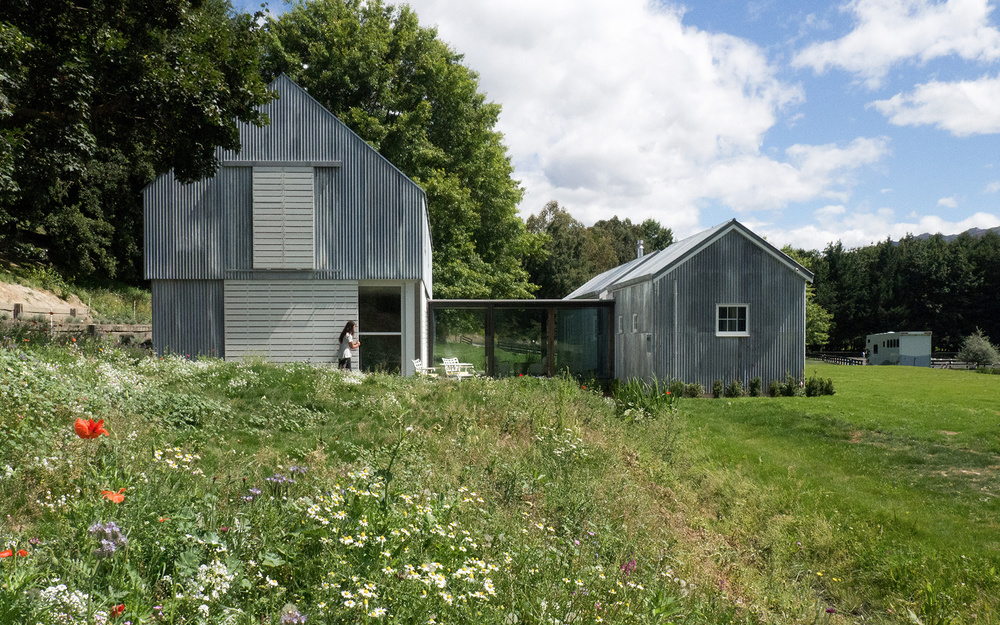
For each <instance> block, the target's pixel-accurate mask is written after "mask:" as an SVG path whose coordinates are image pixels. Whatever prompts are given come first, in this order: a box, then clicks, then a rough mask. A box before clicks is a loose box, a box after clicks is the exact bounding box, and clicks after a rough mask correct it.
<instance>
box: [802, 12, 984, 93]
mask: <svg viewBox="0 0 1000 625" xmlns="http://www.w3.org/2000/svg"><path fill="white" fill-rule="evenodd" d="M843 10H845V11H847V12H849V13H852V14H853V16H854V19H855V27H854V30H852V31H851V32H850V33H848V34H847V35H845V36H844V37H841V38H840V39H836V40H833V41H824V42H821V43H816V44H812V45H810V46H807V47H806V48H804V49H803V50H801V51H800V52H799V53H798V54H796V55H795V57H794V59H793V60H792V63H793V65H795V66H797V67H811V68H813V70H815V71H816V72H824V71H826V70H827V69H830V68H840V69H843V70H846V71H848V72H851V73H854V74H857V75H858V76H859V77H860V78H862V79H863V80H864V81H865V82H866V83H867V84H868V86H869V87H877V86H878V85H879V84H880V83H881V81H882V79H883V78H884V77H885V75H886V73H887V72H888V70H889V69H890V68H891V67H892V66H893V65H895V64H897V63H900V62H903V61H907V60H910V59H916V60H918V61H920V62H926V61H929V60H931V59H935V58H940V57H947V56H956V57H959V58H961V59H965V60H970V61H973V60H974V61H985V62H990V61H995V60H996V59H1000V30H997V28H995V27H994V26H992V25H991V23H990V13H991V11H992V10H993V7H992V6H991V5H990V3H989V1H988V0H947V1H945V2H932V1H930V0H853V1H852V2H849V3H847V4H846V5H845V6H844V7H843Z"/></svg>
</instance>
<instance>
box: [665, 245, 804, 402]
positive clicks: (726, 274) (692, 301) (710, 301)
mask: <svg viewBox="0 0 1000 625" xmlns="http://www.w3.org/2000/svg"><path fill="white" fill-rule="evenodd" d="M674 280H676V281H677V289H676V291H677V293H678V298H677V301H676V302H675V301H674V285H673V281H674ZM657 282H658V285H659V288H658V289H657V291H658V296H657V305H656V307H655V327H656V331H657V336H656V337H655V340H654V343H655V351H656V363H655V369H656V372H657V376H658V377H660V378H661V379H671V378H672V377H674V376H675V375H676V376H677V377H679V378H680V379H682V380H683V381H685V382H699V383H701V384H703V385H704V386H705V387H706V388H710V387H711V384H712V382H713V381H715V380H721V381H723V382H725V383H728V382H730V381H732V380H739V381H741V382H743V383H744V384H746V383H747V382H748V381H749V380H751V379H752V378H754V377H760V378H761V379H762V380H763V381H764V383H765V384H766V383H767V382H768V381H770V380H780V379H783V378H784V377H785V375H788V374H790V375H793V376H795V377H801V375H802V373H803V369H804V365H805V353H804V342H803V340H804V339H803V337H804V333H805V314H804V308H803V301H804V300H803V298H804V288H803V279H802V277H800V276H798V275H796V274H795V272H793V271H792V270H791V269H789V268H788V267H786V266H785V265H783V264H782V263H780V262H779V261H777V260H776V259H775V258H774V257H773V256H771V255H770V254H768V253H767V252H766V251H765V250H763V249H762V248H761V247H760V246H758V245H756V244H755V243H753V242H751V241H750V240H748V239H747V238H746V237H744V236H742V235H740V234H739V233H738V232H735V231H732V232H730V233H728V234H727V235H725V236H724V237H722V238H721V239H719V240H718V241H716V242H714V243H712V244H711V245H709V246H707V247H706V248H704V249H703V250H701V251H700V252H699V253H698V254H696V255H694V256H693V257H691V258H690V259H689V260H688V261H687V262H685V263H682V264H681V265H680V266H678V267H677V268H675V269H674V270H672V271H670V272H668V273H667V274H665V275H663V276H661V277H659V278H658V280H657ZM726 303H729V304H746V305H747V307H748V320H747V326H748V327H747V329H748V333H749V336H746V337H719V336H716V307H717V306H718V305H719V304H726ZM675 310H676V311H677V313H676V316H677V318H676V324H677V325H676V328H677V329H676V332H675V330H674V327H675V326H674V324H675V318H674V315H675V313H674V311H675ZM675 335H676V344H675ZM675 354H676V358H677V360H678V361H679V362H676V363H675V362H674V357H675V356H674V355H675ZM675 372H676V374H675Z"/></svg>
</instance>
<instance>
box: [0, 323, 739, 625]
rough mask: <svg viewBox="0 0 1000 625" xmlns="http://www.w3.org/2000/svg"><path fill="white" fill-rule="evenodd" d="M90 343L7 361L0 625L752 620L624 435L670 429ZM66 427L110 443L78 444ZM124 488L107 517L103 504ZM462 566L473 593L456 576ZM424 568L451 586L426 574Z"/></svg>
mask: <svg viewBox="0 0 1000 625" xmlns="http://www.w3.org/2000/svg"><path fill="white" fill-rule="evenodd" d="M34 344H35V343H34V342H30V343H28V344H27V345H29V346H32V345H34ZM19 345H20V344H19ZM78 349H79V350H81V351H82V353H79V352H78V351H76V350H78ZM100 349H101V348H100V347H99V346H98V345H96V344H82V347H81V346H80V345H79V344H78V346H77V347H75V348H69V349H67V348H57V347H45V346H39V347H29V348H28V349H27V350H22V349H6V350H0V396H2V397H0V399H2V402H0V425H2V428H3V429H4V431H5V432H6V436H7V445H5V446H4V447H3V448H2V451H0V511H3V512H5V513H6V514H10V515H11V516H10V517H8V518H7V519H6V521H5V522H3V525H2V526H0V543H2V544H0V547H4V546H9V547H11V548H13V549H15V550H17V549H24V550H26V551H27V552H28V555H27V556H26V557H24V558H23V559H22V558H17V557H11V558H10V559H6V560H0V581H2V584H0V622H21V621H27V620H31V622H36V621H38V622H55V620H56V615H55V613H56V612H60V611H62V612H64V613H67V612H68V611H71V609H70V608H69V607H66V605H64V603H65V602H71V598H67V597H69V595H71V594H72V593H75V592H79V593H84V594H85V595H86V596H87V601H86V602H84V603H85V607H84V608H81V609H83V610H84V611H87V612H89V613H90V614H91V615H93V614H95V613H96V612H98V611H104V612H107V611H108V610H109V609H110V608H111V607H112V606H114V605H118V604H119V603H120V604H122V605H124V606H125V608H124V611H125V612H124V615H123V616H122V618H129V619H131V620H133V622H136V621H137V620H139V619H146V620H148V619H149V618H150V615H152V614H153V613H154V612H155V610H156V608H155V606H161V607H162V609H163V613H164V614H165V618H166V619H167V621H168V622H174V623H179V622H185V621H184V619H187V621H186V622H192V621H193V622H200V621H199V614H202V612H201V610H202V609H204V610H205V611H206V612H208V613H209V614H210V618H209V619H207V620H206V622H236V623H255V624H258V623H278V622H279V620H280V618H281V612H282V610H283V606H285V605H286V604H294V605H295V606H296V607H297V609H299V610H300V611H301V612H302V613H304V614H308V615H309V622H310V623H313V622H320V623H322V622H330V623H334V622H337V623H340V622H343V623H353V622H358V621H364V620H365V619H366V618H367V619H369V620H371V621H373V622H374V621H376V620H380V619H384V618H388V619H389V620H391V621H392V622H407V623H408V622H413V623H427V622H428V620H429V619H430V618H432V617H433V618H434V619H436V621H437V622H485V623H510V622H515V621H513V620H512V619H513V618H514V617H512V616H511V615H512V614H513V615H516V619H517V620H516V622H520V623H533V622H550V619H552V618H554V619H556V620H559V621H563V620H564V621H571V622H601V621H603V622H622V623H630V622H631V623H646V622H657V620H659V619H660V617H662V616H664V615H673V618H674V620H675V622H682V621H689V622H733V621H732V619H733V618H736V619H737V620H738V621H748V622H752V621H753V618H752V617H751V616H749V615H742V616H739V615H737V609H736V607H735V606H734V605H733V604H732V603H731V602H727V601H725V600H722V599H720V597H719V596H718V594H717V593H715V592H714V591H713V588H712V586H711V584H701V583H700V580H701V579H702V569H700V568H699V567H697V566H695V563H694V562H692V561H690V560H689V559H688V558H687V556H686V553H687V552H686V551H685V549H686V547H684V546H683V545H680V544H679V543H678V541H677V539H676V538H675V535H674V532H673V526H672V524H671V523H672V519H673V517H672V515H671V514H670V509H669V499H668V498H667V497H665V495H666V494H668V493H669V491H666V490H665V489H664V488H663V487H662V486H660V485H659V484H656V483H654V482H653V481H652V480H651V479H650V475H651V474H652V473H653V472H660V473H662V472H663V471H664V469H665V465H664V464H663V463H662V461H654V460H653V459H650V458H647V459H640V458H639V455H638V453H637V452H636V451H635V449H634V448H633V446H632V445H631V443H630V441H631V440H633V439H641V440H644V441H646V442H647V443H655V442H656V441H657V440H659V441H660V442H661V443H663V444H664V445H666V444H667V443H668V442H669V441H668V440H667V439H668V437H667V436H666V433H667V430H666V429H665V428H664V427H663V422H657V423H649V424H638V425H634V426H630V425H626V424H623V423H621V422H619V421H617V420H616V419H615V418H614V416H613V411H612V410H611V409H610V408H609V406H608V405H607V403H606V402H605V401H604V399H603V398H602V397H601V396H599V395H597V394H595V393H592V392H587V391H584V390H582V389H580V388H579V386H577V384H576V383H574V382H570V381H565V380H551V381H547V380H536V379H533V378H518V379H509V380H500V381H495V380H475V381H471V382H463V383H461V384H453V383H448V382H445V381H435V380H404V379H401V378H398V377H392V376H381V375H373V376H367V377H365V378H364V379H359V378H357V377H353V376H345V375H342V374H341V373H340V372H337V371H330V370H324V369H314V368H311V367H308V366H288V367H276V366H271V365H267V364H264V363H259V362H258V363H249V364H245V365H244V364H235V363H223V362H215V361H202V362H199V363H189V362H186V361H183V360H177V359H166V360H154V359H149V358H133V357H132V356H130V355H129V354H128V353H126V352H123V351H121V350H112V351H100ZM77 417H84V418H86V417H93V418H104V419H106V425H107V427H108V428H109V429H110V430H111V432H112V436H110V437H101V438H100V439H98V440H81V439H78V438H77V437H76V436H75V435H74V434H73V433H72V423H73V421H74V419H75V418H77ZM408 428H409V429H408ZM175 448H178V449H177V450H175ZM655 448H656V445H652V446H651V447H650V449H655ZM293 465H298V466H308V467H309V469H308V472H307V473H306V474H305V475H297V476H296V483H295V484H293V485H291V486H289V485H284V486H281V485H275V483H274V482H273V481H268V480H267V478H268V477H273V476H274V475H275V474H279V473H280V474H284V475H285V476H286V477H287V476H288V474H289V471H290V470H291V469H290V467H291V466H293ZM121 488H124V489H125V491H124V493H123V494H124V495H125V498H124V501H123V502H121V503H120V504H114V503H110V502H108V501H104V500H102V497H101V496H100V494H99V493H100V491H102V490H108V491H111V492H117V491H118V489H121ZM251 488H257V489H260V490H261V491H262V493H261V494H260V495H258V496H257V498H256V499H254V500H253V501H250V502H248V501H247V500H246V497H247V496H248V495H251V494H252V491H251V490H250V489H251ZM386 492H388V493H389V498H388V499H387V500H385V502H386V503H385V505H382V501H383V499H382V498H383V497H384V495H385V493H386ZM338 499H339V500H338ZM111 520H113V521H115V522H116V523H117V524H118V526H119V527H122V528H125V530H126V532H127V534H128V537H129V543H128V547H127V548H122V549H121V550H120V551H119V552H118V553H116V554H115V555H113V556H112V557H110V558H107V559H101V558H99V557H98V556H97V554H95V552H94V549H95V547H96V545H97V542H96V538H95V537H94V536H92V535H90V533H89V532H88V528H91V527H93V526H94V524H95V523H97V522H98V521H100V522H107V521H111ZM404 530H405V531H404ZM466 532H467V533H466ZM380 535H381V536H384V537H387V542H386V543H384V544H375V541H374V540H373V538H374V537H376V536H380ZM347 536H351V537H352V539H353V540H352V542H351V543H350V544H347V543H344V542H343V540H342V539H346V537H347ZM361 536H365V537H366V538H365V540H366V541H367V542H365V544H364V545H363V546H359V545H358V538H360V537H361ZM32 539H37V540H32ZM470 557H475V558H476V559H477V562H479V563H480V564H476V565H475V566H476V567H479V568H478V569H477V571H476V573H475V579H472V578H471V577H470V579H468V580H466V579H464V578H462V577H456V576H459V575H461V573H460V572H461V571H463V570H465V571H468V569H469V567H470V566H472V565H470V564H469V562H470V561H469V560H467V559H468V558H470ZM434 562H437V563H439V564H441V567H442V568H441V569H439V571H438V572H439V573H443V574H444V576H445V577H444V578H443V581H442V583H444V584H446V585H445V586H440V585H438V582H437V581H434V580H431V579H430V577H431V575H432V573H431V572H429V571H427V570H424V569H422V568H421V567H423V566H432V563H434ZM407 566H412V567H415V568H416V572H415V573H412V574H410V573H406V571H407V569H406V567H407ZM202 567H207V569H206V570H207V572H206V570H203V569H202ZM488 567H495V568H492V569H490V568H488ZM623 567H624V569H623ZM432 570H433V569H431V571H432ZM212 571H221V572H217V573H212ZM213 575H214V577H213ZM418 578H419V579H418ZM487 578H488V579H490V580H491V581H490V583H489V584H486V582H485V579H487ZM57 579H58V580H61V583H63V584H65V585H66V588H65V589H62V590H60V589H59V587H58V582H56V580H57ZM206 580H207V581H206ZM690 582H694V584H692V583H690ZM366 584H371V585H372V587H373V588H374V589H375V590H373V591H370V592H374V593H375V596H374V597H367V596H366V597H365V598H366V599H367V600H368V601H369V602H370V603H368V602H366V603H365V605H364V607H362V605H361V599H360V598H359V597H362V596H363V593H362V591H364V592H369V591H368V590H366V589H365V585H366ZM477 584H478V585H477ZM223 586H225V590H224V591H220V592H219V596H218V597H211V598H205V597H203V596H199V592H201V594H202V595H204V594H205V593H204V592H202V591H199V590H198V589H199V588H201V587H205V588H208V589H212V588H215V589H216V590H219V589H221V588H222V587H223ZM490 588H495V592H496V594H495V595H489V589H490ZM428 589H429V590H430V592H429V596H428V597H426V598H425V597H424V595H423V594H422V592H423V591H426V590H428ZM439 589H440V590H439ZM473 591H476V592H480V593H486V595H487V596H486V597H482V596H480V597H476V596H474V594H473ZM343 592H350V593H354V594H353V595H352V598H350V599H347V600H345V599H344V597H343V596H342V595H341V593H343ZM59 593H62V594H61V595H59V596H61V597H63V599H65V601H64V602H63V603H58V602H57V603H58V605H56V603H52V602H51V601H49V602H48V603H46V601H47V600H46V601H42V600H39V597H40V596H43V595H44V596H48V595H52V594H59ZM446 595H447V596H446ZM63 599H60V600H59V601H63ZM348 602H351V605H348V604H347V603H348ZM202 605H204V606H205V607H204V608H202V607H201V606H202ZM376 608H383V609H386V610H387V615H384V616H379V615H378V614H377V613H376V612H375V610H376ZM372 614H375V615H374V616H371V615H372ZM47 619H48V620H47ZM225 619H231V621H225ZM598 619H601V621H599V620H598ZM662 622H665V621H662Z"/></svg>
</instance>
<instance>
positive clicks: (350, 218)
mask: <svg viewBox="0 0 1000 625" xmlns="http://www.w3.org/2000/svg"><path fill="white" fill-rule="evenodd" d="M271 87H272V89H274V90H276V91H277V92H278V93H279V94H280V99H278V100H276V101H273V102H271V103H269V104H267V105H266V106H265V107H264V110H265V112H267V114H268V116H269V118H270V120H271V123H270V125H268V126H264V127H261V128H258V127H256V126H252V125H248V124H241V125H240V139H241V143H242V149H241V150H240V152H239V153H233V152H226V151H221V150H220V152H219V157H220V160H221V161H223V162H225V163H227V164H228V166H224V167H222V168H220V170H219V172H218V174H217V175H216V176H215V177H214V178H211V179H208V180H203V181H199V182H196V183H193V184H191V185H181V184H180V183H178V182H177V181H176V180H175V179H174V178H173V176H172V174H166V175H164V176H161V177H160V178H159V179H157V180H156V181H155V182H154V183H152V184H151V185H150V186H149V187H147V188H146V190H145V192H144V199H145V205H146V206H145V235H146V258H145V269H146V277H147V278H148V279H221V278H223V277H225V276H226V273H225V272H226V271H233V270H251V269H253V260H252V252H253V245H252V240H253V221H252V218H253V189H252V172H253V165H261V164H265V163H281V164H284V165H290V164H291V163H295V162H316V163H318V164H320V165H321V166H318V167H315V169H314V172H315V173H314V176H315V178H314V188H315V192H316V205H315V235H314V236H315V238H314V245H315V250H316V263H315V268H316V275H317V276H324V277H325V276H332V277H334V278H337V279H351V280H372V279H384V280H423V281H424V282H425V283H426V284H427V285H428V288H429V285H430V282H431V276H430V268H431V259H430V242H429V240H430V232H429V229H428V220H427V207H426V196H425V194H424V192H423V190H422V189H420V187H418V186H417V185H416V184H414V183H413V182H412V181H411V180H409V179H408V178H407V177H406V176H405V175H403V173H402V172H400V171H399V170H398V169H396V168H395V167H394V166H393V165H392V164H391V163H389V162H388V161H387V160H386V159H385V158H383V157H382V156H381V155H380V154H378V152H376V151H375V150H374V149H373V148H372V147H371V146H370V145H368V144H367V143H365V142H364V141H363V140H362V139H361V138H360V137H358V136H357V135H356V134H354V133H353V132H352V131H351V130H350V129H349V128H347V126H345V125H344V124H343V123H341V122H340V121H339V120H338V119H337V118H336V117H334V116H333V115H332V114H331V113H330V112H329V111H327V110H326V109H325V108H323V107H322V106H321V105H320V104H319V103H318V102H316V100H314V99H313V98H312V97H311V96H309V94H307V93H306V92H305V91H304V90H303V89H302V88H301V87H299V86H298V85H296V84H295V83H293V82H292V81H291V80H290V79H288V78H287V77H285V76H281V77H279V78H277V79H275V81H274V82H273V83H272V85H271ZM335 162H339V163H340V165H339V166H336V167H334V166H327V165H326V164H328V163H335ZM241 163H247V165H246V166H240V164H241Z"/></svg>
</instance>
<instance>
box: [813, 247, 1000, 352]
mask: <svg viewBox="0 0 1000 625" xmlns="http://www.w3.org/2000/svg"><path fill="white" fill-rule="evenodd" d="M798 253H799V254H800V255H801V256H804V257H806V259H807V266H809V268H810V269H811V270H812V271H813V272H814V273H815V274H816V279H815V282H814V288H815V299H816V302H817V303H818V304H819V305H820V306H822V307H823V308H824V309H826V310H827V311H829V312H830V313H831V314H832V315H833V325H832V328H831V329H830V330H829V341H828V343H827V345H826V347H828V348H830V349H845V350H861V349H863V348H864V341H865V335H867V334H872V333H876V332H892V331H922V330H930V331H932V332H933V333H934V339H933V345H934V349H935V350H941V351H957V350H958V349H959V348H960V347H961V344H962V340H963V339H964V338H965V337H966V336H968V335H970V334H972V333H973V332H975V330H976V329H977V328H980V329H982V330H983V332H984V333H985V334H986V335H987V336H989V337H990V338H991V339H994V340H996V339H1000V235H997V234H996V233H994V232H987V233H985V234H984V235H983V236H981V237H974V236H971V235H969V234H962V235H960V236H958V237H957V238H956V239H954V240H953V241H951V242H948V241H946V240H945V239H944V237H942V236H941V235H935V236H931V237H928V238H917V237H914V236H907V237H905V238H904V239H902V240H901V241H898V242H893V241H889V240H886V241H883V242H881V243H878V244H876V245H872V246H868V247H862V248H857V249H845V248H844V246H843V245H842V244H840V243H836V244H832V245H829V246H827V247H826V249H824V250H823V251H822V252H818V251H811V252H805V251H799V252H798Z"/></svg>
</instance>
